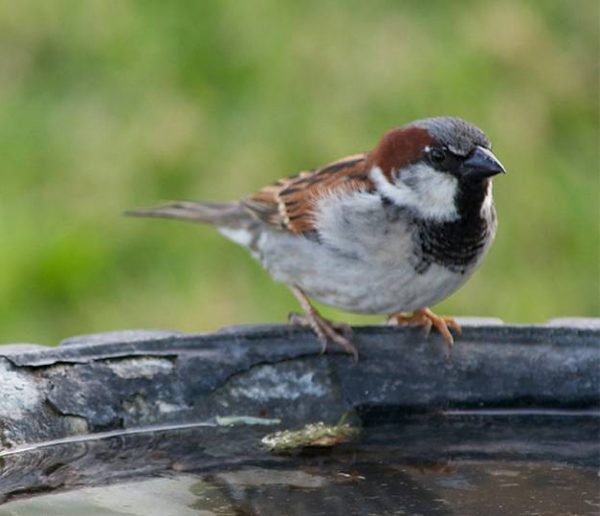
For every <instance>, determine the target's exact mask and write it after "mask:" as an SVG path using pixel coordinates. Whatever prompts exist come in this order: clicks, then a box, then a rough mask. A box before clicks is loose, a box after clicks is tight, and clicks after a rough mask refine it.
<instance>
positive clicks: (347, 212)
mask: <svg viewBox="0 0 600 516" xmlns="http://www.w3.org/2000/svg"><path fill="white" fill-rule="evenodd" d="M384 204H385V203H384ZM388 208H389V209H388ZM319 214H320V216H319V219H318V220H317V227H318V233H317V234H316V235H308V236H301V235H291V234H289V233H285V232H281V231H277V230H271V229H267V228H265V230H264V231H263V232H262V234H261V236H260V238H259V239H258V241H257V249H256V251H257V252H256V254H257V257H258V258H259V260H260V261H261V262H262V264H263V266H264V267H265V268H266V269H267V270H268V271H269V272H270V273H271V275H272V276H273V278H274V279H275V280H277V281H281V282H283V283H286V284H295V285H298V286H299V287H301V288H302V289H303V290H304V291H305V292H306V293H307V294H308V295H309V296H310V297H312V298H314V299H316V300H318V301H320V302H322V303H325V304H328V305H331V306H334V307H336V308H339V309H341V310H345V311H349V312H357V313H373V314H390V313H393V312H398V311H411V310H414V309H417V308H422V307H424V306H428V305H431V304H434V303H436V302H438V301H440V300H442V299H444V298H445V297H447V296H449V295H450V294H451V293H452V292H454V291H455V290H456V289H457V288H459V287H460V286H461V285H462V284H463V283H464V282H465V281H466V280H467V279H468V277H469V276H470V275H471V273H472V272H473V270H474V269H475V266H476V263H473V266H472V267H465V268H463V270H461V271H460V272H456V271H452V270H450V269H448V268H446V267H444V266H442V265H440V264H437V263H432V264H429V266H428V267H427V268H426V270H418V263H417V262H418V256H419V255H418V253H417V252H416V248H415V246H416V245H418V239H417V238H415V231H418V227H417V226H416V225H415V224H414V222H413V221H412V219H411V217H409V216H408V215H407V214H406V213H404V212H402V210H398V209H393V207H389V206H388V207H387V208H386V206H385V205H383V206H382V200H381V198H380V197H379V196H378V195H376V194H369V193H365V192H362V193H358V194H354V197H352V198H351V197H349V196H348V197H345V198H339V199H337V200H336V202H328V203H325V204H324V205H323V206H322V207H321V209H320V210H319ZM476 262H478V260H477V261H476Z"/></svg>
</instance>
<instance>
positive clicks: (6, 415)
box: [0, 320, 600, 503]
mask: <svg viewBox="0 0 600 516" xmlns="http://www.w3.org/2000/svg"><path fill="white" fill-rule="evenodd" d="M354 340H355V342H356V344H357V346H358V348H359V351H360V354H361V358H360V361H359V362H358V363H357V364H356V363H354V362H353V361H352V359H351V357H349V356H348V355H346V354H344V353H342V352H341V351H340V350H338V349H336V348H333V349H332V350H331V352H329V353H327V354H325V355H320V354H319V352H320V349H321V345H320V343H319V342H318V341H317V340H316V338H315V337H314V336H313V334H312V333H311V332H310V331H305V330H302V329H298V328H291V327H289V326H259V327H237V328H227V329H223V330H221V331H219V332H217V333H212V334H203V335H189V334H181V333H178V332H171V331H127V332H116V333H108V334H97V335H92V336H79V337H76V338H71V339H67V340H66V341H64V342H63V343H62V344H61V345H60V346H59V347H56V348H37V347H30V346H27V347H21V346H18V347H15V346H0V393H1V394H2V395H1V396H0V503H1V502H2V500H3V499H13V498H18V497H19V496H22V495H24V494H29V493H32V492H39V491H40V490H54V489H57V488H67V487H76V486H84V485H96V484H98V483H103V482H112V481H114V479H115V478H119V475H122V476H124V477H131V476H140V475H145V474H155V473H157V472H160V471H168V470H170V471H194V470H209V469H210V468H214V467H219V468H223V467H225V466H226V465H236V464H246V463H252V464H258V463H260V464H261V465H262V467H272V466H276V465H277V464H280V463H281V462H282V461H283V460H284V459H282V458H281V457H278V456H274V455H271V454H269V453H268V452H267V451H266V450H265V449H264V448H262V447H261V446H260V441H261V438H262V437H264V435H266V434H268V433H271V432H274V431H276V430H281V429H295V428H300V427H302V426H304V425H305V424H307V423H310V422H317V421H324V422H326V423H336V422H338V421H339V420H340V418H342V417H346V418H348V420H349V421H351V422H353V423H354V424H356V425H361V426H363V427H364V428H369V429H372V430H368V431H366V432H365V433H366V435H365V439H363V442H362V444H361V446H363V447H364V446H366V448H365V453H366V454H367V456H368V455H369V453H370V452H369V449H370V448H369V447H370V446H374V447H375V448H374V449H378V450H380V451H379V452H378V453H384V454H386V453H387V452H386V451H385V450H386V448H385V446H388V444H389V443H388V442H387V441H386V440H387V439H389V436H390V435H394V436H395V438H397V443H396V444H395V445H394V446H393V447H391V448H390V451H389V453H394V454H399V455H398V457H396V458H395V459H394V460H397V461H398V462H399V463H402V464H410V463H411V462H412V463H415V462H419V461H420V462H422V461H433V462H436V461H439V460H440V459H441V460H446V458H447V457H464V458H465V459H469V458H478V459H479V458H482V457H489V458H496V459H498V460H503V459H504V458H506V457H512V456H514V457H518V458H523V459H527V460H530V459H536V460H538V459H539V460H559V461H567V462H570V463H573V464H579V465H583V466H586V467H587V466H590V465H591V466H594V465H596V464H597V463H598V462H599V458H598V455H599V451H598V441H599V439H598V437H599V435H598V421H599V418H598V411H597V409H598V407H599V406H600V375H599V373H598V372H599V371H600V327H596V326H595V324H594V323H593V321H592V322H590V321H586V322H585V324H577V322H576V321H575V322H572V323H571V324H565V323H560V324H555V323H552V324H551V325H546V326H508V325H503V324H499V323H498V321H482V320H473V321H468V322H467V324H466V325H465V327H464V332H463V335H462V336H461V337H460V338H459V339H457V343H456V345H455V347H454V349H453V351H452V354H451V356H450V357H448V354H447V349H446V346H445V344H444V342H443V341H442V340H441V338H440V337H439V336H437V335H432V336H431V337H430V338H428V339H426V338H424V337H423V335H422V334H421V333H420V331H419V330H417V329H399V328H393V327H385V326H379V327H368V328H356V329H355V339H354ZM520 409H524V410H525V411H526V412H525V413H524V414H523V416H522V417H521V416H519V412H518V411H519V410H520ZM538 409H539V410H541V411H543V414H541V413H540V415H539V416H537V415H536V414H537V413H538V412H536V411H537V410H538ZM482 410H483V412H482ZM503 410H507V411H509V412H510V413H511V415H510V416H505V415H503V414H504V413H503V412H502V411H503ZM515 410H516V411H517V412H515ZM486 411H487V412H486ZM484 413H485V414H487V415H485V414H484ZM478 418H479V419H478ZM223 421H235V422H237V423H238V424H236V426H223ZM245 421H247V422H248V424H244V422H245ZM250 422H251V423H253V424H250ZM257 422H258V423H261V424H255V423H257ZM381 424H394V425H396V426H395V427H394V430H393V431H392V432H391V433H390V432H389V431H388V432H384V433H383V434H379V433H378V430H377V428H379V426H375V427H374V426H373V425H381ZM571 430H573V431H575V430H576V433H575V434H573V435H572V436H571V435H570V434H569V432H570V431H571ZM378 435H381V436H382V437H381V442H379V441H377V439H378ZM532 436H535V437H534V438H532ZM398 443H402V446H398ZM565 443H567V444H565ZM382 446H383V447H384V448H381V447H382ZM511 454H512V455H511Z"/></svg>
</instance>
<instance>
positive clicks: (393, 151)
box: [369, 127, 435, 178]
mask: <svg viewBox="0 0 600 516" xmlns="http://www.w3.org/2000/svg"><path fill="white" fill-rule="evenodd" d="M433 144H435V139H434V138H433V137H432V136H431V135H430V134H429V132H428V131H427V129H423V128H421V127H400V128H398V129H392V130H391V131H388V132H387V133H385V134H384V135H383V137H382V138H381V141H380V142H379V145H377V147H376V148H375V150H373V152H372V153H371V154H370V156H369V164H370V165H371V166H378V167H380V168H381V170H382V171H383V173H384V174H385V175H386V176H387V177H388V178H390V177H391V173H392V170H393V169H396V170H397V169H398V168H401V167H403V166H405V165H408V164H409V163H412V162H414V161H417V160H418V159H419V158H420V157H421V156H422V155H423V151H424V149H425V147H427V146H428V145H433Z"/></svg>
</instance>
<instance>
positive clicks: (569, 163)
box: [0, 0, 600, 344]
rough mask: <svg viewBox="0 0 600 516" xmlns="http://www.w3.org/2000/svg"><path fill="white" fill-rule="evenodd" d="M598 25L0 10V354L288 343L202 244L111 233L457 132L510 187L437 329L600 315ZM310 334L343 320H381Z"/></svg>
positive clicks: (438, 10)
mask: <svg viewBox="0 0 600 516" xmlns="http://www.w3.org/2000/svg"><path fill="white" fill-rule="evenodd" d="M598 9H599V8H598V5H597V4H596V3H595V2H593V1H586V0H577V1H574V2H565V1H562V0H539V1H518V0H513V1H498V2H475V1H464V2H442V1H436V2H428V3H424V2H417V1H405V2H394V1H375V2H358V1H342V0H339V1H331V2H319V1H316V0H309V1H305V2H301V3H300V2H293V1H291V0H290V1H285V2H284V1H282V0H258V1H253V2H233V1H229V0H224V1H216V0H215V1H212V0H211V1H208V0H204V1H202V2H192V1H181V2H164V1H162V0H147V1H144V2H123V1H120V0H95V1H85V2H81V1H79V0H76V1H75V0H73V1H69V0H55V1H51V2H44V1H41V0H39V1H31V0H24V1H19V2H5V3H3V4H2V7H1V8H0V155H1V156H2V159H1V163H2V164H1V165H0V185H1V187H0V239H1V242H2V244H1V245H2V248H1V249H2V252H1V253H0V342H10V341H13V342H17V341H20V342H23V341H34V342H43V343H48V344H52V343H55V342H57V341H58V340H59V339H60V338H62V337H66V336H69V335H72V334H76V333H85V332H94V331H105V330H110V329H118V328H133V327H161V328H176V329H180V330H189V331H204V330H211V329H215V328H218V327H220V326H223V325H229V324H240V323H257V322H270V321H284V320H285V317H286V315H287V312H288V311H290V310H294V309H296V304H295V302H294V300H293V298H292V296H291V295H290V294H288V292H287V290H286V288H285V287H283V286H281V285H277V284H275V283H273V282H272V281H271V280H270V279H269V278H268V276H267V275H266V274H265V273H264V272H262V270H261V268H260V266H259V265H258V264H257V263H255V262H254V261H253V260H252V259H250V258H249V257H248V256H247V254H246V252H245V251H244V250H243V249H240V248H237V247H236V246H235V245H234V244H232V243H229V242H228V241H226V240H224V239H222V238H221V237H220V236H219V235H218V234H216V233H215V232H214V231H213V230H211V229H210V228H204V227H194V226H191V225H185V224H175V223H169V222H156V221H140V220H129V219H125V218H122V217H121V215H120V213H121V212H122V211H123V210H124V209H126V208H129V207H135V206H144V205H149V204H150V205H151V204H155V203H157V202H159V201H162V200H165V199H176V198H204V199H213V200H228V199H234V198H237V197H240V196H243V195H245V194H247V193H250V192H253V191H255V190H256V189H258V188H259V187H261V186H262V185H263V184H265V183H268V182H271V181H273V180H275V179H276V178H278V177H279V176H281V175H284V174H285V175H287V174H291V173H294V172H296V171H298V170H300V169H303V168H308V167H313V166H316V165H318V164H321V163H324V162H326V161H328V160H332V159H335V158H338V157H340V156H342V155H344V154H346V153H351V152H356V151H358V150H363V149H368V148H370V147H371V146H372V145H374V144H375V142H376V141H377V139H378V137H379V136H380V135H381V134H382V133H383V132H384V131H385V130H386V129H388V128H390V127H393V126H397V125H400V124H403V123H405V122H408V121H410V120H413V119H415V118H420V117H425V116H432V115H439V114H451V115H459V116H462V117H464V118H467V119H469V120H471V121H473V122H475V123H477V124H478V125H480V126H481V127H482V128H484V130H485V131H486V132H487V133H488V135H489V136H490V137H491V139H492V141H493V142H494V149H495V151H496V153H497V154H498V156H499V157H500V159H501V160H502V161H503V162H504V164H505V166H506V167H507V169H508V171H509V174H507V175H506V176H504V177H501V178H498V180H497V181H496V183H495V194H496V203H497V206H498V210H499V217H500V228H499V233H498V237H497V241H496V244H495V245H494V247H493V248H492V251H491V253H490V256H489V258H488V259H487V260H486V262H485V264H484V266H483V267H482V270H481V271H480V272H479V273H478V274H477V275H476V276H475V277H474V278H473V280H472V281H470V283H469V284H468V285H467V286H466V287H464V288H463V289H462V290H461V291H459V292H458V293H457V294H455V295H454V296H452V297H451V298H450V299H449V300H447V301H445V302H444V303H443V304H442V305H440V306H439V307H438V310H439V311H441V312H446V313H452V314H456V315H483V316H497V317H501V318H503V319H505V320H507V321H518V322H524V321H532V322H537V321H544V320H545V319H548V318H550V317H557V316H567V315H579V316H597V315H598V314H599V313H600V299H599V298H600V271H599V263H600V259H599V255H598V253H599V249H600V241H599V225H598V223H599V203H600V184H599V170H600V167H599V165H600V159H599V136H600V135H599V106H598V78H599V74H598V63H599V58H600V48H599V30H598V19H599V17H598V15H599V12H598ZM326 313H328V314H329V315H334V316H336V317H344V318H346V320H351V321H354V322H364V321H376V320H378V319H376V318H375V319H374V318H365V317H360V316H348V315H345V314H344V315H341V314H337V313H335V312H333V311H331V310H327V311H326Z"/></svg>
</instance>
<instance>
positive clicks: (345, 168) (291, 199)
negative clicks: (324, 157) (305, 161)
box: [242, 153, 373, 233]
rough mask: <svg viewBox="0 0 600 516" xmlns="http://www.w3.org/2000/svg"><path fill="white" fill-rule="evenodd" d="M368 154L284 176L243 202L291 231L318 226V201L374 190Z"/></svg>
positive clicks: (262, 218) (306, 230)
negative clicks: (346, 192)
mask: <svg viewBox="0 0 600 516" xmlns="http://www.w3.org/2000/svg"><path fill="white" fill-rule="evenodd" d="M372 189H373V184H372V183H371V181H370V179H369V176H368V170H367V154H366V153H363V154H355V155H353V156H347V157H345V158H342V159H340V160H337V161H334V162H333V163H329V164H328V165H325V166H324V167H322V168H319V169H316V170H311V171H307V172H300V173H299V174H297V175H295V176H292V177H286V178H284V179H280V180H279V181H277V182H276V183H274V184H272V185H269V186H266V187H265V188H263V189H262V190H260V191H258V192H257V193H256V194H255V195H253V196H252V197H249V198H247V199H244V200H243V201H242V204H243V206H245V207H246V208H247V209H248V210H249V211H250V212H252V213H253V214H254V215H255V216H257V217H258V218H259V219H261V220H262V221H264V222H266V223H268V224H272V225H273V226H277V227H279V228H281V229H283V230H287V231H290V232H291V233H306V232H310V231H313V230H314V229H315V226H314V224H315V219H314V210H315V205H316V201H317V200H318V199H320V198H322V197H323V196H324V195H326V194H328V193H330V192H334V191H344V190H367V191H371V190H372Z"/></svg>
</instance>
